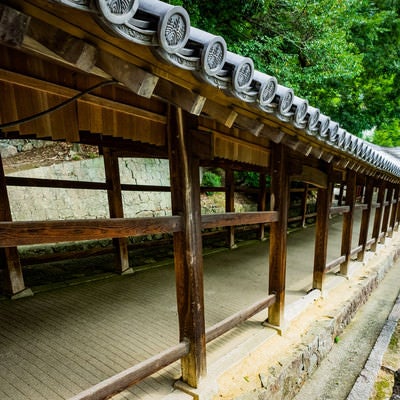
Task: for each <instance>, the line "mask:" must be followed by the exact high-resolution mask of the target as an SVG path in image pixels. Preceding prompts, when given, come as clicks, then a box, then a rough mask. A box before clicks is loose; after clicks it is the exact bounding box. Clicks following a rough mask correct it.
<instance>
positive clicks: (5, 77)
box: [0, 68, 166, 124]
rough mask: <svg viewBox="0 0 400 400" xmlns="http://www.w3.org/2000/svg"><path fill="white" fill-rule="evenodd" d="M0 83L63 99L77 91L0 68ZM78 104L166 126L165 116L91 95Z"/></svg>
mask: <svg viewBox="0 0 400 400" xmlns="http://www.w3.org/2000/svg"><path fill="white" fill-rule="evenodd" d="M0 81H2V82H9V83H12V84H14V85H16V86H24V87H27V88H30V89H34V90H36V91H42V92H46V93H50V94H54V95H58V96H62V97H65V98H71V97H74V96H76V95H77V94H78V93H79V91H78V90H75V89H70V88H67V87H65V86H60V85H57V84H54V83H50V82H46V81H43V80H40V79H36V78H32V77H28V76H25V75H22V74H18V73H16V72H12V71H7V70H5V69H1V68H0ZM79 103H83V104H88V105H90V106H97V107H100V106H101V107H102V108H105V109H109V110H113V111H118V112H121V113H126V114H130V115H132V116H134V117H139V118H143V119H148V120H151V121H154V122H158V123H160V124H166V117H165V115H160V114H159V113H155V112H152V111H148V110H145V109H141V108H139V107H135V106H132V105H129V104H124V103H119V102H117V101H115V100H110V99H107V98H104V97H100V96H97V95H93V94H85V95H84V96H83V97H82V98H80V99H79Z"/></svg>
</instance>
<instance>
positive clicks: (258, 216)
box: [201, 211, 278, 229]
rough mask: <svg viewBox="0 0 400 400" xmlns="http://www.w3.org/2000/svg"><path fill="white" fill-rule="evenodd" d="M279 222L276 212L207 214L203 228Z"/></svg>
mask: <svg viewBox="0 0 400 400" xmlns="http://www.w3.org/2000/svg"><path fill="white" fill-rule="evenodd" d="M277 221H278V213H277V212H276V211H254V212H243V213H234V212H232V213H224V214H207V215H203V216H202V217H201V228H202V229H207V228H218V227H222V226H235V225H252V224H267V223H270V222H277Z"/></svg>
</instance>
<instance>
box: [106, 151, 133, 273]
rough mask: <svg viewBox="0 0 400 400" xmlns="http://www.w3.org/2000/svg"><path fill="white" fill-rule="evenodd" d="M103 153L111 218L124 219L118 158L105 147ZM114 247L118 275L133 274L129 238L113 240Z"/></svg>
mask: <svg viewBox="0 0 400 400" xmlns="http://www.w3.org/2000/svg"><path fill="white" fill-rule="evenodd" d="M102 153H103V160H104V170H105V176H106V184H107V188H108V190H107V196H108V208H109V212H110V218H124V207H123V203H122V191H121V179H120V174H119V165H118V157H116V156H115V155H114V154H113V152H112V151H111V150H110V149H109V148H108V147H103V148H102ZM113 245H114V248H115V251H116V260H115V261H116V263H115V269H116V271H117V273H120V274H123V273H127V272H128V271H129V272H131V271H132V270H131V269H130V267H129V253H128V238H127V237H118V238H113Z"/></svg>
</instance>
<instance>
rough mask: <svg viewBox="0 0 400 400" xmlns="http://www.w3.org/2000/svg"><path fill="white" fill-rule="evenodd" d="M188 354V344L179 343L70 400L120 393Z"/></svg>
mask: <svg viewBox="0 0 400 400" xmlns="http://www.w3.org/2000/svg"><path fill="white" fill-rule="evenodd" d="M188 353H189V343H188V342H186V341H184V342H180V343H179V344H177V345H176V346H174V347H171V348H169V349H167V350H165V351H163V352H161V353H159V354H156V355H155V356H153V357H151V358H149V359H148V360H146V361H143V362H141V363H139V364H137V365H135V366H133V367H131V368H128V369H126V370H125V371H122V372H120V373H119V374H116V375H114V376H112V377H110V378H108V379H106V380H104V381H102V382H100V383H98V384H97V385H94V386H92V387H91V388H89V389H87V390H85V391H83V392H81V393H79V394H77V395H76V396H74V397H71V398H70V400H100V399H106V398H107V399H108V398H109V397H110V396H111V395H114V394H117V393H119V392H122V391H123V390H125V389H126V388H128V387H130V386H132V385H134V384H135V383H138V382H140V381H141V380H143V379H145V378H147V377H148V376H150V375H152V374H154V373H156V372H157V371H159V370H160V369H162V368H164V367H166V366H168V365H170V364H172V363H173V362H175V361H178V360H179V359H180V358H182V357H183V356H185V355H187V354H188Z"/></svg>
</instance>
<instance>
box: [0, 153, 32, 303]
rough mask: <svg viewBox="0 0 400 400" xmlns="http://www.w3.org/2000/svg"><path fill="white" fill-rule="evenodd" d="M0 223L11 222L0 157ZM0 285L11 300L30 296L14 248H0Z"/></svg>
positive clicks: (30, 292) (16, 250) (30, 293)
mask: <svg viewBox="0 0 400 400" xmlns="http://www.w3.org/2000/svg"><path fill="white" fill-rule="evenodd" d="M0 221H12V217H11V209H10V202H9V199H8V193H7V186H6V180H5V175H4V169H3V162H2V159H1V155H0ZM0 283H1V287H2V291H3V292H4V294H5V295H7V296H10V297H12V298H17V297H24V296H29V295H32V291H31V290H30V289H26V288H25V283H24V277H23V274H22V267H21V262H20V258H19V254H18V249H17V248H16V247H5V248H0Z"/></svg>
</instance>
